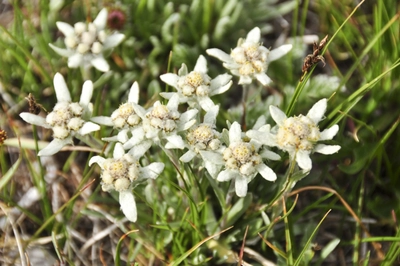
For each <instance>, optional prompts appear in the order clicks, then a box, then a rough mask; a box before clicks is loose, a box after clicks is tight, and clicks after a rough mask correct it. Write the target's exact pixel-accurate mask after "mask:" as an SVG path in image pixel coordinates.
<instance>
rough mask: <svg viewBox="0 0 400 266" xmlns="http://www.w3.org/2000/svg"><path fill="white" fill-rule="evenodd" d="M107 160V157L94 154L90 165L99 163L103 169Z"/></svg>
mask: <svg viewBox="0 0 400 266" xmlns="http://www.w3.org/2000/svg"><path fill="white" fill-rule="evenodd" d="M105 161H106V159H105V158H103V157H101V156H98V155H97V156H93V157H92V158H90V160H89V166H92V164H94V163H97V164H98V165H99V166H100V168H101V169H104V167H103V165H104V162H105Z"/></svg>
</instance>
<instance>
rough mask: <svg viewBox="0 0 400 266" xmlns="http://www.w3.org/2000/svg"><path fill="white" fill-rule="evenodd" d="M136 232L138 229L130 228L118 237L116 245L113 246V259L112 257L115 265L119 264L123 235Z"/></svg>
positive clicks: (118, 265) (119, 265)
mask: <svg viewBox="0 0 400 266" xmlns="http://www.w3.org/2000/svg"><path fill="white" fill-rule="evenodd" d="M136 232H139V230H138V229H135V230H131V231H129V232H126V233H125V234H123V235H122V236H121V237H120V238H119V240H118V243H117V247H116V248H115V259H114V260H115V265H116V266H121V246H122V242H123V240H124V239H125V237H127V236H128V235H129V234H132V233H136Z"/></svg>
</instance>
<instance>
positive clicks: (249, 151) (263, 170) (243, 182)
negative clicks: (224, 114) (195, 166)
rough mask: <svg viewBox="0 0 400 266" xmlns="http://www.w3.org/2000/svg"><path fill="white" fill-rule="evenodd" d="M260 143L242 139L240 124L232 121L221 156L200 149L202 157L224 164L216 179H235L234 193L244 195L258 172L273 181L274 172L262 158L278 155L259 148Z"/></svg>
mask: <svg viewBox="0 0 400 266" xmlns="http://www.w3.org/2000/svg"><path fill="white" fill-rule="evenodd" d="M261 146H262V144H261V143H259V142H258V141H255V140H252V139H251V140H250V141H248V142H247V141H244V140H243V139H242V130H241V129H240V124H239V123H237V122H234V123H233V124H232V125H231V127H230V129H229V146H228V147H227V148H226V149H225V150H224V152H223V154H222V160H221V158H220V157H219V156H218V155H216V154H215V153H210V152H208V151H201V153H202V155H203V158H204V159H205V160H208V161H210V162H211V163H214V164H221V161H222V163H223V164H224V165H225V170H223V171H221V172H220V173H219V174H218V176H217V180H218V181H229V180H231V179H235V190H236V195H238V196H239V197H244V196H246V194H247V184H248V183H249V182H250V181H251V180H253V178H254V177H255V176H256V175H257V174H258V173H259V174H260V175H261V176H262V177H263V178H265V179H266V180H268V181H275V180H276V174H275V173H274V171H272V169H271V168H269V167H268V166H267V165H266V164H265V163H264V162H263V159H264V158H265V159H270V160H279V159H280V157H279V155H277V154H275V153H273V152H271V151H268V150H265V151H263V150H261Z"/></svg>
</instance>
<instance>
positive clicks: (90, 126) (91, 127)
mask: <svg viewBox="0 0 400 266" xmlns="http://www.w3.org/2000/svg"><path fill="white" fill-rule="evenodd" d="M97 130H100V126H99V125H98V124H95V123H93V122H85V123H84V124H83V126H82V127H81V128H80V129H79V131H78V133H79V134H80V135H82V136H84V135H86V134H89V133H91V132H94V131H97Z"/></svg>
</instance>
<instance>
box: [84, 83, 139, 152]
mask: <svg viewBox="0 0 400 266" xmlns="http://www.w3.org/2000/svg"><path fill="white" fill-rule="evenodd" d="M138 103H139V85H138V83H137V82H134V83H133V85H132V87H131V89H130V91H129V96H128V101H127V102H126V103H124V104H121V105H120V106H119V108H118V109H117V110H115V111H114V112H113V113H112V114H111V117H108V116H96V117H92V119H91V120H92V121H93V122H95V123H98V124H100V125H106V126H113V127H114V128H115V129H116V130H118V134H117V136H113V137H108V138H102V139H103V140H105V141H118V142H121V143H123V144H124V148H125V149H129V148H132V147H133V146H135V145H137V144H139V143H140V142H141V141H143V139H144V130H143V126H142V119H141V118H140V116H139V115H137V114H136V112H135V107H134V105H135V104H138Z"/></svg>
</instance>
